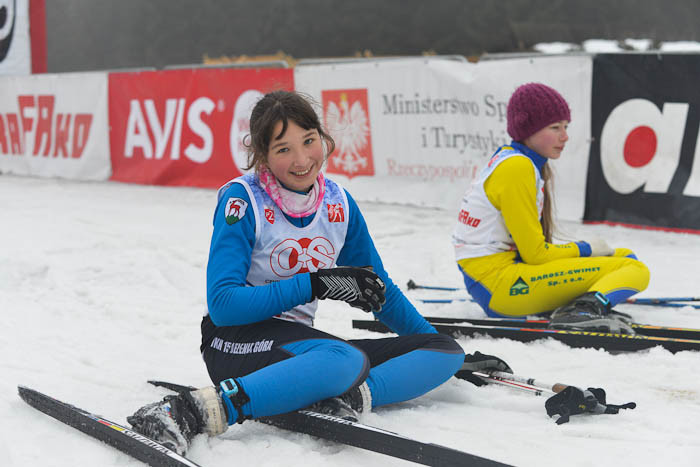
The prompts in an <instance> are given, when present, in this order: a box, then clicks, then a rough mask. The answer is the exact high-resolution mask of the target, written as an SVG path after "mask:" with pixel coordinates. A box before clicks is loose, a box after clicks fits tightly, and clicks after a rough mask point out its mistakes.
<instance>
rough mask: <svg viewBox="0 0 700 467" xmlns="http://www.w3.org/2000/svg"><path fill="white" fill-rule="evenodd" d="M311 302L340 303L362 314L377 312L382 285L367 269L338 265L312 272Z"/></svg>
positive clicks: (381, 295)
mask: <svg viewBox="0 0 700 467" xmlns="http://www.w3.org/2000/svg"><path fill="white" fill-rule="evenodd" d="M310 276H311V294H312V297H311V298H312V299H314V298H318V299H320V300H324V299H326V298H330V299H331V300H342V301H344V302H347V303H348V304H349V305H350V306H354V307H355V308H361V309H362V311H366V312H368V313H369V312H370V311H373V312H375V313H379V312H380V311H381V310H382V305H383V304H384V302H386V299H385V298H384V292H385V291H386V286H385V285H384V281H382V280H381V279H380V278H379V276H377V275H376V274H375V273H374V272H373V271H372V269H371V268H370V267H364V268H358V267H351V266H342V267H337V268H331V269H319V270H318V271H316V272H312V273H311V274H310Z"/></svg>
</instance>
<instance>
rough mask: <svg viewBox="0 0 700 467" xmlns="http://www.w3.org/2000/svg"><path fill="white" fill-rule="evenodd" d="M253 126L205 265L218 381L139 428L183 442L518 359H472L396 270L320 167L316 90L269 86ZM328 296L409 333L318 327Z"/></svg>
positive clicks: (369, 400) (324, 139) (414, 393)
mask: <svg viewBox="0 0 700 467" xmlns="http://www.w3.org/2000/svg"><path fill="white" fill-rule="evenodd" d="M250 131H251V135H250V147H249V153H250V159H249V161H250V164H249V167H248V168H249V169H252V168H254V169H255V170H254V172H253V173H249V174H247V175H243V176H241V177H238V178H236V179H234V180H231V181H230V182H228V183H227V184H225V185H224V186H223V187H221V188H220V189H219V192H218V205H217V207H216V211H215V213H214V231H213V235H212V240H211V248H210V253H209V263H208V267H207V303H208V313H207V315H206V316H205V317H204V319H203V320H202V345H201V352H202V356H203V358H204V361H205V363H206V366H207V370H208V372H209V375H210V377H211V380H212V381H213V382H214V383H215V385H216V386H217V387H216V388H203V389H200V390H198V391H194V392H192V393H190V394H189V395H187V397H171V398H166V400H164V401H163V402H160V403H156V404H151V405H149V406H146V407H143V408H142V409H140V410H139V411H138V412H137V413H136V414H134V416H132V417H130V419H129V421H130V423H132V425H134V427H135V428H136V429H137V431H138V428H139V427H144V428H142V430H143V431H145V432H146V433H144V434H148V435H153V431H158V430H150V431H149V429H148V428H149V427H150V426H156V425H158V422H162V423H161V425H162V426H161V429H160V432H161V433H160V434H161V436H160V438H159V439H160V440H161V441H166V442H170V444H171V445H172V446H174V447H175V448H177V449H178V450H179V451H181V452H183V451H184V450H185V448H186V447H187V443H188V442H189V440H190V439H191V437H192V436H193V435H194V434H196V433H200V432H207V433H209V434H210V435H215V434H218V433H221V432H223V431H225V429H226V427H227V425H231V424H233V423H236V422H238V423H241V422H243V421H244V420H246V419H251V418H252V419H255V418H258V417H263V416H269V415H276V414H281V413H286V412H290V411H293V410H296V409H300V408H304V407H309V406H311V409H312V410H317V411H320V412H323V413H329V414H333V415H337V416H341V417H346V418H349V419H356V417H357V414H358V413H361V412H363V411H368V410H370V409H371V408H372V407H378V406H382V405H385V404H391V403H396V402H401V401H405V400H409V399H412V398H415V397H418V396H420V395H422V394H425V393H426V392H428V391H430V390H432V389H434V388H436V387H437V386H439V385H440V384H442V383H443V382H445V381H446V380H447V379H449V378H450V377H451V376H452V375H454V374H455V373H456V372H457V371H458V370H460V368H461V369H462V370H463V371H462V372H461V373H462V375H464V374H469V372H470V370H476V369H483V368H484V367H485V366H489V367H493V368H497V369H500V370H509V368H508V366H507V365H506V364H505V363H504V362H502V361H501V360H500V359H498V358H496V357H490V356H484V355H482V354H479V353H478V352H477V353H476V354H474V355H470V356H468V357H467V359H466V362H465V356H464V351H463V350H462V348H461V347H460V346H459V344H457V343H456V342H455V341H454V340H453V339H452V338H450V337H448V336H445V335H441V334H437V332H436V331H435V329H434V328H433V327H432V326H431V325H430V324H429V323H428V322H427V321H426V320H425V319H424V318H423V317H422V316H421V315H420V314H419V313H418V311H417V310H416V309H415V307H414V306H413V305H412V304H411V303H410V302H409V301H408V300H407V298H406V297H405V296H404V295H403V293H402V292H401V291H400V290H399V288H398V287H397V286H396V285H395V284H394V283H393V282H392V281H391V279H390V278H389V276H388V274H387V272H386V271H385V270H384V266H383V264H382V261H381V258H380V257H379V254H378V252H377V250H376V248H375V246H374V243H373V242H372V239H371V237H370V235H369V232H368V230H367V225H366V223H365V220H364V218H363V216H362V213H361V212H360V209H359V208H358V206H357V204H356V203H355V201H354V200H353V198H352V197H351V196H350V194H349V193H348V192H347V191H345V190H344V189H343V188H342V187H340V186H339V185H338V184H336V183H335V182H333V181H332V180H330V179H327V178H325V177H324V176H323V174H322V173H321V168H322V166H323V164H324V162H325V160H326V156H327V154H330V153H332V152H333V149H334V142H333V140H332V138H331V137H330V136H329V135H328V134H327V133H326V132H325V131H324V129H323V128H322V127H321V125H320V122H319V119H318V116H317V115H316V113H315V111H314V110H313V108H312V107H311V105H310V104H309V102H308V101H307V100H306V99H304V98H303V97H302V96H300V95H299V94H297V93H294V92H286V91H277V92H273V93H269V94H267V95H265V96H264V97H263V98H262V99H261V100H260V101H259V102H258V103H257V105H256V106H255V108H254V109H253V112H252V115H251V119H250ZM321 299H335V300H342V301H345V302H347V303H348V304H349V305H351V306H353V307H358V308H361V309H363V310H364V311H366V312H372V313H374V316H375V317H376V318H377V319H379V320H380V321H381V322H383V323H384V324H385V325H387V326H388V327H389V328H390V329H392V330H393V331H394V332H396V333H397V334H398V335H399V336H398V337H391V338H385V339H362V340H343V339H341V338H338V337H336V336H333V335H330V334H327V333H325V332H323V331H320V330H318V329H315V328H314V327H313V321H314V316H315V312H316V309H317V306H318V301H319V300H321ZM167 418H171V419H174V420H175V421H176V422H177V427H178V428H179V430H175V429H171V428H168V427H171V426H172V423H170V424H168V423H167ZM164 419H166V420H164ZM190 422H191V423H190ZM163 427H165V428H163ZM178 431H179V432H178Z"/></svg>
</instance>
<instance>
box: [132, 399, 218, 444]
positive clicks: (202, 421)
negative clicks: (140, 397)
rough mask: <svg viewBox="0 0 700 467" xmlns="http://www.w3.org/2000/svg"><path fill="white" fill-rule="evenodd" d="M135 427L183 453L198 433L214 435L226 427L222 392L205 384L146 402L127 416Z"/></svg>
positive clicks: (145, 434)
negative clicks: (150, 402) (192, 389)
mask: <svg viewBox="0 0 700 467" xmlns="http://www.w3.org/2000/svg"><path fill="white" fill-rule="evenodd" d="M126 420H127V421H128V422H129V423H130V424H131V426H132V427H133V429H134V431H136V432H137V433H141V434H142V435H144V436H147V437H148V438H151V439H152V440H154V441H157V442H158V443H160V444H162V445H163V446H165V447H167V448H168V449H170V450H172V451H175V452H177V453H178V454H180V455H183V454H184V453H185V451H187V447H188V446H189V444H190V442H191V441H192V438H194V436H195V435H197V434H199V433H207V434H209V435H210V436H215V435H218V434H221V433H223V432H224V431H226V429H227V428H228V425H227V423H226V420H227V415H226V410H225V409H224V404H223V401H222V399H221V395H220V394H219V392H218V391H217V390H216V388H214V387H206V388H202V389H198V390H196V391H191V392H183V393H181V394H178V395H176V396H175V395H173V396H166V397H165V398H164V399H163V400H162V401H160V402H154V403H152V404H148V405H145V406H143V407H141V408H140V409H139V410H137V411H136V413H134V414H133V415H131V416H129V417H127V418H126Z"/></svg>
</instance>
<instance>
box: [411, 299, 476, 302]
mask: <svg viewBox="0 0 700 467" xmlns="http://www.w3.org/2000/svg"><path fill="white" fill-rule="evenodd" d="M415 300H416V301H417V302H421V303H452V302H466V301H469V302H473V301H474V300H473V299H471V298H416V299H415Z"/></svg>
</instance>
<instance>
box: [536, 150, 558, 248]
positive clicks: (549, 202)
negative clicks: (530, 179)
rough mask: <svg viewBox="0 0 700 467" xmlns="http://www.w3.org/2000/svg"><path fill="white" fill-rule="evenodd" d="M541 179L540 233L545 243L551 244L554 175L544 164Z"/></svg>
mask: <svg viewBox="0 0 700 467" xmlns="http://www.w3.org/2000/svg"><path fill="white" fill-rule="evenodd" d="M542 179H543V180H544V203H543V206H542V219H541V220H540V224H542V233H543V234H544V239H545V241H546V242H547V243H552V237H554V232H555V230H556V226H555V225H554V197H553V196H552V190H554V174H553V172H552V168H551V167H550V166H549V164H544V166H543V167H542Z"/></svg>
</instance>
